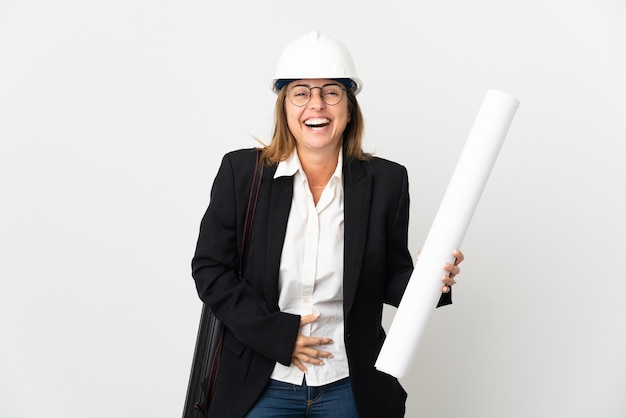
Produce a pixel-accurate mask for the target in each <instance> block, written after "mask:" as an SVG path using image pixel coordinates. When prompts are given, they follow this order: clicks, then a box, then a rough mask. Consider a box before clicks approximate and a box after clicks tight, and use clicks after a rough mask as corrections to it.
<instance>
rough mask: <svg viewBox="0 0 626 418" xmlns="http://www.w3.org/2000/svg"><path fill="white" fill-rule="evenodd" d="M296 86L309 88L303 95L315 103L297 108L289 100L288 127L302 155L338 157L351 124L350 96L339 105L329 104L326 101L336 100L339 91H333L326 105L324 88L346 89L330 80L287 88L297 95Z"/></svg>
mask: <svg viewBox="0 0 626 418" xmlns="http://www.w3.org/2000/svg"><path fill="white" fill-rule="evenodd" d="M296 86H306V87H307V88H308V89H307V88H305V89H302V92H303V93H306V92H308V94H310V95H311V100H310V101H309V102H308V103H306V104H305V105H303V106H296V105H295V104H294V103H293V102H292V101H291V100H290V99H287V100H285V113H286V116H287V124H288V126H289V130H290V131H291V133H292V135H293V136H294V138H295V139H296V148H297V149H298V152H299V153H302V152H307V153H316V154H328V155H336V153H338V152H339V149H340V148H341V143H342V138H343V132H344V130H345V129H346V125H347V124H348V122H349V121H350V112H349V110H348V98H347V93H346V92H345V91H344V92H343V97H342V98H341V100H340V101H339V103H337V104H335V105H328V104H327V103H326V102H328V103H332V102H334V101H335V100H334V99H333V97H334V96H333V95H334V94H336V90H333V88H331V89H330V91H329V92H326V91H325V93H326V94H327V96H326V102H324V100H322V89H321V88H322V87H324V86H337V87H339V88H344V86H343V85H342V84H341V83H339V82H337V81H334V80H329V79H306V80H296V81H293V82H291V83H289V84H288V85H287V86H285V87H284V88H286V89H288V91H289V90H291V91H292V92H293V91H294V90H292V89H294V87H296ZM309 89H310V90H309ZM288 95H289V94H288Z"/></svg>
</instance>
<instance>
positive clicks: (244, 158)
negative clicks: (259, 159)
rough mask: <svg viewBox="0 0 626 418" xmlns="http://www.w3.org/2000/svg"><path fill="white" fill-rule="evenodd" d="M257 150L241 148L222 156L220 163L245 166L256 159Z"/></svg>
mask: <svg viewBox="0 0 626 418" xmlns="http://www.w3.org/2000/svg"><path fill="white" fill-rule="evenodd" d="M256 151H257V148H242V149H238V150H234V151H230V152H227V153H226V154H224V157H223V159H222V161H229V162H230V163H231V164H233V165H238V164H247V163H249V162H250V161H254V160H255V159H256Z"/></svg>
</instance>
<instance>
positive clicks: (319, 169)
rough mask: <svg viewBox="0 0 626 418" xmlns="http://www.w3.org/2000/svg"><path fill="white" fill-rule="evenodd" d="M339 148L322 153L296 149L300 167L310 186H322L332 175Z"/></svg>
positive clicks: (335, 166)
mask: <svg viewBox="0 0 626 418" xmlns="http://www.w3.org/2000/svg"><path fill="white" fill-rule="evenodd" d="M339 150H340V148H337V149H336V150H333V151H332V152H327V153H324V154H320V153H307V152H302V151H301V150H299V149H298V150H297V152H298V158H299V159H300V164H301V165H302V169H303V170H304V173H305V174H306V177H307V179H308V181H309V185H310V186H311V187H322V188H323V187H324V186H326V183H328V180H330V178H331V177H332V175H333V173H334V172H335V169H336V168H337V162H338V159H339Z"/></svg>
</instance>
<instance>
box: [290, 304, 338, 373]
mask: <svg viewBox="0 0 626 418" xmlns="http://www.w3.org/2000/svg"><path fill="white" fill-rule="evenodd" d="M319 316H320V315H319V313H313V314H309V315H304V316H302V317H301V318H300V326H303V325H307V324H310V323H311V322H314V321H316V320H317V319H318V318H319ZM332 343H333V340H332V338H326V337H308V336H306V335H302V334H298V337H297V338H296V344H295V346H294V348H293V354H292V355H291V362H292V363H293V364H294V365H295V366H296V367H297V368H298V369H300V370H302V371H303V372H305V373H306V372H308V369H307V367H306V366H305V363H308V364H313V365H318V366H321V365H323V364H324V361H323V360H322V359H325V358H331V357H332V356H333V355H332V353H330V352H328V351H324V350H321V349H320V348H318V347H320V346H325V345H328V344H332Z"/></svg>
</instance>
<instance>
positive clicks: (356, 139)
mask: <svg viewBox="0 0 626 418" xmlns="http://www.w3.org/2000/svg"><path fill="white" fill-rule="evenodd" d="M346 97H347V100H348V112H349V113H350V122H348V124H347V125H346V129H345V130H344V132H343V144H342V146H343V154H344V158H346V159H347V160H368V159H370V158H371V157H372V155H371V154H369V153H366V152H363V132H364V129H365V126H364V125H365V124H364V121H363V114H362V113H361V108H360V107H359V102H357V100H356V96H355V95H354V93H353V92H352V91H351V90H347V94H346ZM286 100H287V88H286V87H283V88H282V89H280V91H279V92H278V97H277V99H276V106H275V107H274V133H273V134H272V142H271V143H270V144H269V145H268V146H267V147H265V148H264V149H263V153H262V154H261V160H262V161H263V162H265V163H266V164H268V165H275V164H278V163H279V162H281V161H284V160H286V159H287V157H289V155H291V153H292V152H293V151H294V150H295V148H296V139H295V138H294V136H293V134H292V133H291V131H290V130H289V125H288V124H287V112H286V111H285V101H286Z"/></svg>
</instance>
